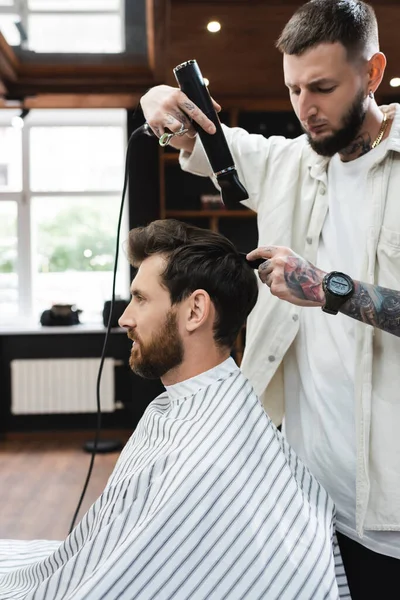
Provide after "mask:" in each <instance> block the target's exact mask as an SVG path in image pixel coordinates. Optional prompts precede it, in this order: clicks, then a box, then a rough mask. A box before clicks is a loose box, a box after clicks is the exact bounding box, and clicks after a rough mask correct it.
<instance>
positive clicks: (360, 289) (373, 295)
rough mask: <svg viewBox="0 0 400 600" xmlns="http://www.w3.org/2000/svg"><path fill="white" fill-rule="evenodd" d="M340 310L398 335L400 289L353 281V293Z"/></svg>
mask: <svg viewBox="0 0 400 600" xmlns="http://www.w3.org/2000/svg"><path fill="white" fill-rule="evenodd" d="M340 312H341V313H343V314H344V315H347V316H348V317H352V318H353V319H357V320H358V321H362V322H363V323H367V324H368V325H373V326H374V327H377V328H378V329H382V330H383V331H387V332H388V333H392V334H393V335H397V336H400V291H397V290H390V289H388V288H384V287H381V286H379V285H372V284H369V283H363V282H361V281H355V282H354V294H353V295H352V297H351V298H350V299H349V300H347V302H346V303H345V304H343V306H342V308H341V309H340Z"/></svg>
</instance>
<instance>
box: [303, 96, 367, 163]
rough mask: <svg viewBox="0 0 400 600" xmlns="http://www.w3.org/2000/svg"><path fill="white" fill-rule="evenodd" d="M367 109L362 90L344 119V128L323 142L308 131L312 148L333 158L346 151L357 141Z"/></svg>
mask: <svg viewBox="0 0 400 600" xmlns="http://www.w3.org/2000/svg"><path fill="white" fill-rule="evenodd" d="M365 115H366V109H365V106H364V91H363V90H360V91H359V93H358V94H357V96H356V98H355V100H354V102H353V104H352V105H351V107H350V109H349V110H348V112H347V114H346V115H345V116H344V117H343V119H342V127H341V128H340V129H337V130H336V131H335V132H334V133H333V134H332V135H330V136H329V137H326V138H324V139H322V140H320V141H319V140H314V139H313V138H312V137H311V135H310V134H309V133H308V132H307V131H306V134H307V138H308V142H309V144H310V146H311V148H312V149H313V150H314V151H315V152H317V154H320V155H321V156H327V157H331V156H333V155H334V154H336V153H337V152H340V151H341V150H344V149H345V148H347V147H348V146H350V145H351V143H352V142H354V141H355V139H356V137H357V136H358V135H359V133H360V129H361V126H362V124H363V122H364V119H365Z"/></svg>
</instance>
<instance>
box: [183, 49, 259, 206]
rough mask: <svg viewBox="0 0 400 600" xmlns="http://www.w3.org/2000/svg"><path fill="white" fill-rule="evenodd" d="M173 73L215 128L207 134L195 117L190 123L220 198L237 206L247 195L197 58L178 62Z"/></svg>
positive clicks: (229, 204) (228, 203) (185, 92)
mask: <svg viewBox="0 0 400 600" xmlns="http://www.w3.org/2000/svg"><path fill="white" fill-rule="evenodd" d="M174 75H175V77H176V80H177V82H178V84H179V87H180V88H181V90H182V92H183V93H184V94H186V96H187V97H188V98H190V100H192V102H194V103H195V104H196V106H198V107H199V108H200V110H202V111H203V113H204V114H205V115H206V116H207V117H208V118H209V119H210V121H212V122H213V123H214V125H215V127H216V128H217V131H216V132H215V133H214V134H210V133H207V132H206V131H204V129H202V128H201V127H200V125H198V124H197V123H196V122H195V121H193V123H192V124H193V126H194V128H195V129H196V131H197V132H198V135H199V136H200V139H201V141H202V144H203V146H204V150H205V152H206V154H207V157H208V160H209V162H210V165H211V168H212V170H213V172H214V175H215V176H216V178H217V181H218V183H219V185H220V187H221V195H222V200H223V202H224V204H225V206H226V207H227V208H237V205H238V204H239V202H240V201H241V200H247V198H248V197H249V195H248V193H247V191H246V189H245V188H244V187H243V185H242V183H241V182H240V181H239V177H238V174H237V172H236V168H235V163H234V162H233V158H232V154H231V152H230V150H229V147H228V144H227V142H226V139H225V136H224V132H223V131H222V127H221V123H220V120H219V118H218V115H217V113H216V111H215V109H214V106H213V103H212V101H211V98H210V94H209V91H208V89H207V86H206V84H205V83H204V79H203V75H202V74H201V71H200V69H199V65H198V64H197V61H195V60H188V61H187V62H184V63H182V64H180V65H178V66H177V67H175V69H174Z"/></svg>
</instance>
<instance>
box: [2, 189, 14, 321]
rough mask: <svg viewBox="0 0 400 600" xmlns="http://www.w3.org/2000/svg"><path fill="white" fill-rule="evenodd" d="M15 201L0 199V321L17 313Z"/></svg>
mask: <svg viewBox="0 0 400 600" xmlns="http://www.w3.org/2000/svg"><path fill="white" fill-rule="evenodd" d="M17 215H18V208H17V203H16V202H11V201H8V200H2V201H0V321H6V320H7V319H9V317H10V316H16V315H17V313H18V277H17Z"/></svg>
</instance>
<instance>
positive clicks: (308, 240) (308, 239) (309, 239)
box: [306, 237, 312, 245]
mask: <svg viewBox="0 0 400 600" xmlns="http://www.w3.org/2000/svg"><path fill="white" fill-rule="evenodd" d="M306 242H307V244H310V245H311V244H312V237H308V238H306Z"/></svg>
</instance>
